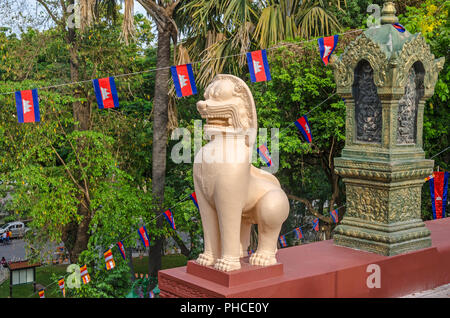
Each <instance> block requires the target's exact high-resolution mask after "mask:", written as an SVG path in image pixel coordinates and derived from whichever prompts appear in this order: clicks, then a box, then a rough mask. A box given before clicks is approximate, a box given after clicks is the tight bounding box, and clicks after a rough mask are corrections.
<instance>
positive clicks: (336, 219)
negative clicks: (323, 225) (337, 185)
mask: <svg viewBox="0 0 450 318" xmlns="http://www.w3.org/2000/svg"><path fill="white" fill-rule="evenodd" d="M330 214H331V218H332V219H333V222H334V223H337V222H339V214H338V210H337V209H336V210H333V211H331V212H330Z"/></svg>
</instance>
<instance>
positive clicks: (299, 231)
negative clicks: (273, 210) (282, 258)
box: [294, 227, 303, 239]
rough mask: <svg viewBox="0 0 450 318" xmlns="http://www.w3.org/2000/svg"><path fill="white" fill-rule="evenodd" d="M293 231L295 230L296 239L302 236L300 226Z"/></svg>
mask: <svg viewBox="0 0 450 318" xmlns="http://www.w3.org/2000/svg"><path fill="white" fill-rule="evenodd" d="M294 231H295V236H296V237H297V239H301V238H303V232H302V228H301V227H298V228H296V229H295V230H294Z"/></svg>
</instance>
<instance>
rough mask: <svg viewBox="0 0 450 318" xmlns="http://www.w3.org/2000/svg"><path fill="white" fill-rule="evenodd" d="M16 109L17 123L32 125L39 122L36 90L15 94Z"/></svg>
mask: <svg viewBox="0 0 450 318" xmlns="http://www.w3.org/2000/svg"><path fill="white" fill-rule="evenodd" d="M16 109H17V118H18V120H19V123H34V122H36V123H37V122H39V121H40V120H41V116H40V113H39V98H38V92H37V89H33V90H26V91H20V92H16Z"/></svg>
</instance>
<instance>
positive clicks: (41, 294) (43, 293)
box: [39, 289, 45, 298]
mask: <svg viewBox="0 0 450 318" xmlns="http://www.w3.org/2000/svg"><path fill="white" fill-rule="evenodd" d="M39 298H45V290H43V289H41V290H39Z"/></svg>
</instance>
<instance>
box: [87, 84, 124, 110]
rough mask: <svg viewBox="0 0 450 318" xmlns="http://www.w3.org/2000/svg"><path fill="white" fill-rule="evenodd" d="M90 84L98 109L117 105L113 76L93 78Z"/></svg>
mask: <svg viewBox="0 0 450 318" xmlns="http://www.w3.org/2000/svg"><path fill="white" fill-rule="evenodd" d="M92 84H93V85H94V91H95V97H96V98H97V104H98V108H99V109H104V108H117V107H119V97H118V96H117V89H116V82H115V81H114V77H107V78H100V79H94V80H92Z"/></svg>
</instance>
